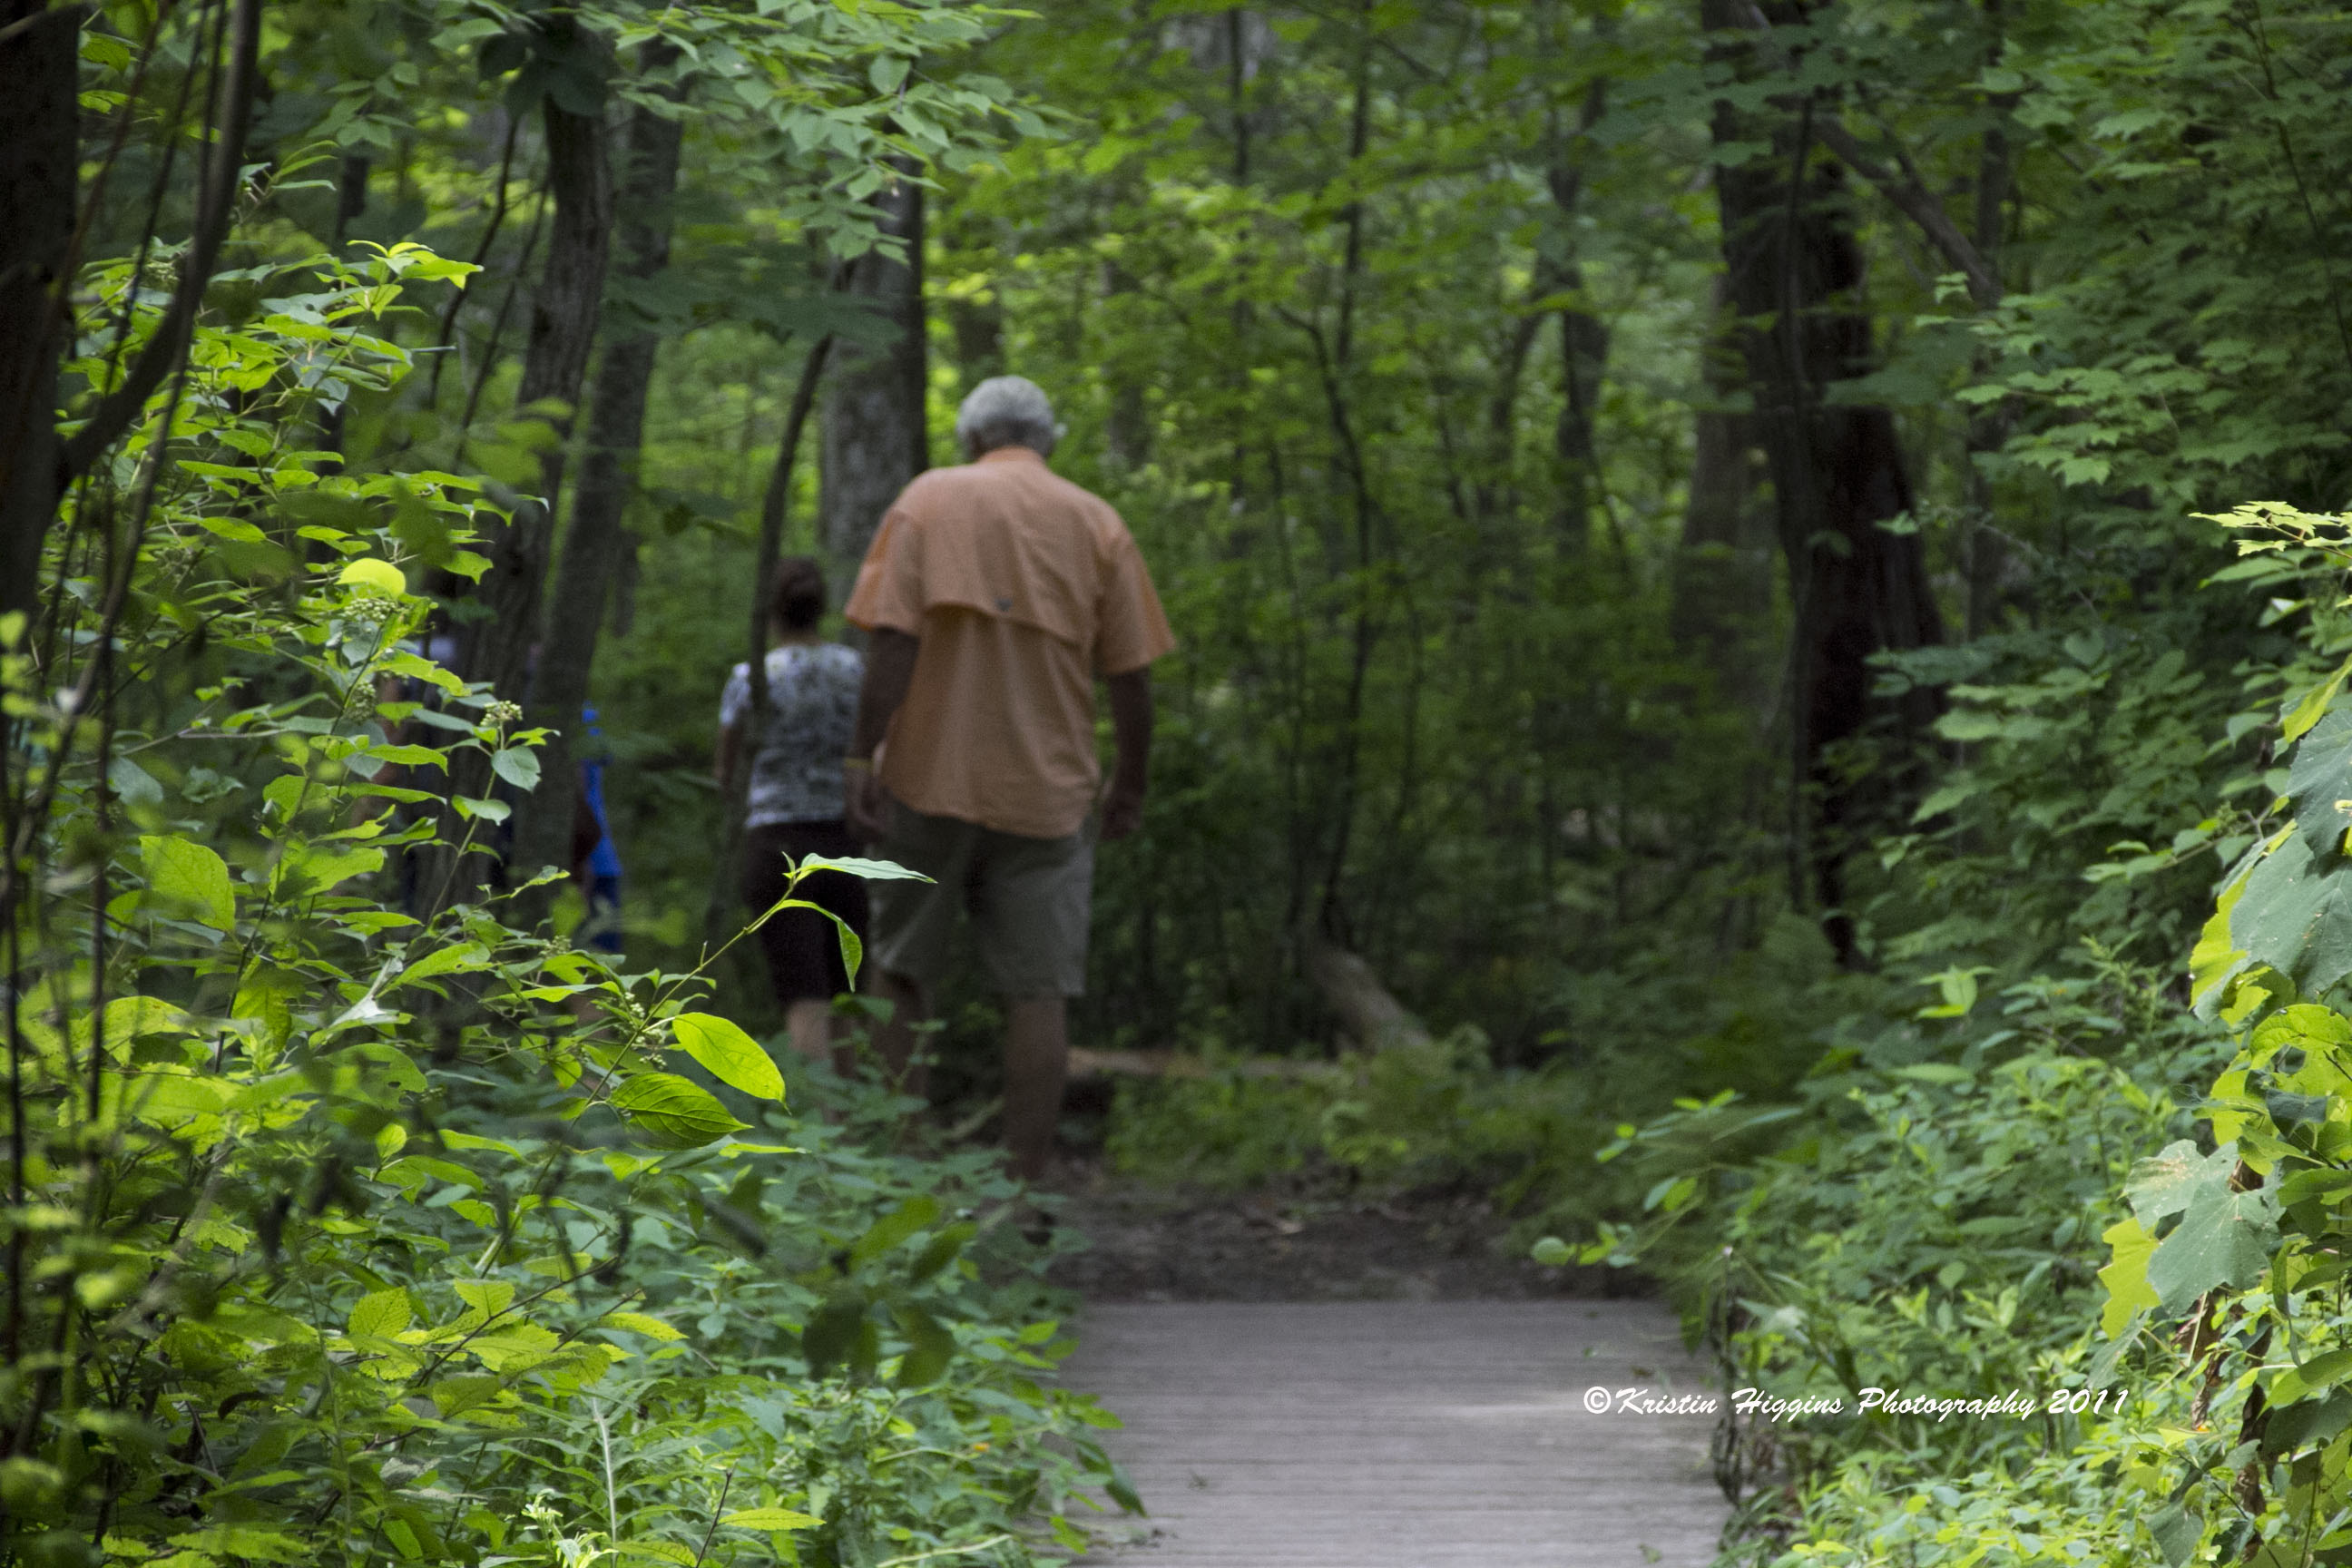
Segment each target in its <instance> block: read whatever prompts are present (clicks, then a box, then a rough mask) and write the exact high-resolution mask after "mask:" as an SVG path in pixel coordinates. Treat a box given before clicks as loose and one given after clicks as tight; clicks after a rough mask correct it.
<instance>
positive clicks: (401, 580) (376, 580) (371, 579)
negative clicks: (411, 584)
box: [335, 555, 408, 594]
mask: <svg viewBox="0 0 2352 1568" xmlns="http://www.w3.org/2000/svg"><path fill="white" fill-rule="evenodd" d="M335 581H336V582H338V583H340V584H342V585H343V586H345V587H347V588H349V587H353V586H360V587H368V588H377V589H381V590H382V591H383V592H384V593H387V594H405V593H407V592H408V578H407V577H406V576H405V575H404V574H403V573H402V572H401V570H400V568H399V567H397V566H394V564H393V563H391V562H389V561H379V560H377V559H376V558H375V557H374V556H373V555H362V557H360V558H359V559H358V560H357V561H352V562H349V563H345V565H344V567H343V569H342V570H341V571H340V572H338V573H336V574H335Z"/></svg>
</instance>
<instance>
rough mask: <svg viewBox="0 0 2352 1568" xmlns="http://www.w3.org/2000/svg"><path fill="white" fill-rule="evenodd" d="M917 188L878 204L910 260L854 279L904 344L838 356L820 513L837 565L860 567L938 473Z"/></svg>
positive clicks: (869, 268)
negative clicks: (914, 486)
mask: <svg viewBox="0 0 2352 1568" xmlns="http://www.w3.org/2000/svg"><path fill="white" fill-rule="evenodd" d="M900 168H901V171H902V173H904V174H907V175H908V176H909V177H908V178H906V179H902V180H900V181H899V182H898V184H897V185H896V186H895V187H894V188H892V189H891V190H890V191H889V192H888V193H887V194H886V195H883V196H882V197H881V198H880V199H879V201H878V202H877V206H878V207H879V208H880V214H881V225H880V226H881V230H882V232H883V233H884V234H885V235H887V236H889V237H893V238H895V239H898V241H900V242H901V243H902V244H903V245H904V246H905V247H906V255H905V257H904V258H892V257H888V256H885V255H884V254H882V253H881V252H880V251H878V250H877V251H873V252H871V253H869V254H868V255H866V257H864V258H862V259H860V260H859V261H858V263H857V265H856V268H855V269H854V270H853V272H852V273H851V278H850V285H849V291H850V292H851V293H852V294H853V295H856V296H858V297H860V298H861V299H862V300H864V301H865V302H866V305H867V306H868V308H870V309H871V310H873V311H874V313H875V314H876V315H877V316H878V317H880V318H881V319H882V320H883V321H886V322H887V323H888V324H889V325H890V326H891V327H892V328H893V329H895V331H897V333H898V335H897V336H896V337H895V338H894V339H892V340H891V342H889V343H888V344H887V346H884V347H881V348H875V349H866V350H862V351H860V352H858V353H854V354H853V353H843V354H838V355H836V356H835V358H836V361H837V363H835V366H834V370H833V374H832V375H831V376H830V377H829V378H828V380H829V383H830V384H829V385H828V386H827V388H826V390H825V395H824V422H823V423H824V447H823V464H824V467H823V468H822V470H821V473H820V477H819V487H818V488H819V494H818V500H817V513H818V522H819V532H820V536H821V537H822V538H823V539H824V546H825V548H826V550H828V551H829V552H832V554H833V555H834V557H835V559H836V560H838V561H841V562H843V563H847V564H851V565H855V564H856V562H857V561H858V560H860V559H861V558H862V557H863V556H864V555H865V553H866V545H867V544H869V543H871V542H873V539H874V531H875V530H876V529H877V528H878V527H880V526H881V523H882V514H883V513H884V512H886V511H887V510H889V509H890V503H891V502H892V501H894V500H898V492H899V491H900V490H902V489H906V487H907V481H908V480H909V479H913V478H914V477H915V476H916V475H917V474H919V473H921V472H922V471H923V470H924V469H925V468H929V466H930V436H929V429H928V427H927V426H926V422H925V418H924V405H925V402H926V397H927V393H928V390H929V388H928V382H929V363H930V360H929V353H928V352H927V349H926V345H925V343H924V325H925V323H924V314H923V187H922V186H920V185H919V184H916V183H915V181H914V180H913V178H912V177H911V176H912V175H913V174H915V173H916V172H917V171H916V168H915V166H914V164H913V163H911V162H908V163H901V164H900Z"/></svg>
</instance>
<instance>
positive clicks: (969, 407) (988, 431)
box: [955, 375, 1062, 458]
mask: <svg viewBox="0 0 2352 1568" xmlns="http://www.w3.org/2000/svg"><path fill="white" fill-rule="evenodd" d="M955 433H956V439H957V440H958V441H960V442H961V443H962V444H963V446H964V448H965V449H966V450H967V451H970V452H971V453H973V454H975V455H977V454H979V453H982V452H992V451H994V450H995V449H996V448H997V447H1028V448H1029V449H1030V450H1031V451H1033V452H1034V453H1036V454H1037V455H1038V456H1039V457H1041V458H1045V457H1051V456H1053V452H1054V444H1055V442H1056V441H1058V440H1060V439H1061V437H1062V427H1061V426H1059V425H1056V424H1055V423H1054V405H1052V404H1051V403H1049V402H1047V401H1046V398H1045V389H1044V388H1042V387H1040V386H1039V385H1038V384H1036V383H1035V382H1034V381H1031V380H1029V379H1028V378H1027V377H1026V376H1019V375H992V376H990V377H989V378H988V379H987V380H986V381H983V382H982V383H981V384H979V385H978V386H975V387H973V388H972V389H971V392H969V393H967V394H966V395H964V400H963V406H962V407H961V408H959V409H957V410H956V426H955Z"/></svg>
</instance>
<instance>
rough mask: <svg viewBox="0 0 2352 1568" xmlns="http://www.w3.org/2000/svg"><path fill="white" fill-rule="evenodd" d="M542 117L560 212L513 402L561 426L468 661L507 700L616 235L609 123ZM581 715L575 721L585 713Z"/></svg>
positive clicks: (518, 687) (511, 538) (494, 577)
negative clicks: (606, 149)
mask: <svg viewBox="0 0 2352 1568" xmlns="http://www.w3.org/2000/svg"><path fill="white" fill-rule="evenodd" d="M542 118H543V121H544V123H545V125H546V128H547V181H548V188H549V190H550V192H551V194H552V195H553V197H554V206H555V211H554V217H553V221H552V223H551V225H550V226H549V232H548V243H547V260H546V264H545V268H544V270H543V271H542V272H541V274H540V282H539V290H538V293H537V294H536V295H535V296H534V297H533V299H532V300H531V307H530V342H529V344H528V346H527V347H526V348H525V350H524V352H523V364H522V384H521V385H520V387H518V388H517V389H516V392H515V406H516V410H517V412H518V413H520V412H523V411H525V410H529V409H530V408H531V407H532V405H546V406H545V407H543V408H541V410H540V412H541V414H542V415H543V416H545V417H546V418H547V422H548V424H549V425H550V426H552V427H553V429H554V433H555V439H553V440H552V441H551V442H549V443H548V445H547V447H545V448H544V449H543V450H542V451H541V453H540V465H539V466H540V490H541V494H540V495H538V496H537V497H534V498H531V499H529V500H524V501H522V502H521V503H520V505H518V506H517V507H516V508H515V512H514V517H513V519H512V521H509V523H508V524H507V525H506V526H505V527H504V528H501V529H499V530H498V531H496V532H495V533H494V534H492V536H491V537H490V538H489V540H488V542H487V543H488V549H487V551H486V553H487V554H488V556H489V557H490V570H489V572H488V574H487V575H486V576H485V577H484V578H483V580H482V586H481V590H480V598H481V600H482V602H483V604H484V605H487V606H488V610H489V612H490V613H489V615H488V616H487V617H486V618H484V619H482V620H479V621H477V622H475V623H474V626H473V633H472V637H471V644H470V647H468V649H467V660H466V668H467V673H468V674H469V675H471V676H472V677H473V679H477V680H487V681H489V682H490V683H491V684H492V685H493V686H494V687H496V688H497V689H498V693H499V696H501V697H504V698H507V699H509V700H520V697H521V696H522V693H523V691H524V689H525V686H526V684H527V678H528V674H529V671H530V657H531V642H532V639H533V637H535V636H536V635H537V634H538V631H539V624H540V622H539V612H540V601H541V596H542V595H543V593H544V591H545V588H546V583H547V563H548V558H549V556H550V555H551V553H552V552H553V547H554V531H555V523H554V519H555V510H554V509H555V504H556V497H557V494H558V492H559V491H560V490H561V489H562V486H563V466H564V452H565V448H566V447H567V446H568V445H569V441H570V437H571V432H572V411H573V409H574V407H575V406H576V405H577V404H578V403H579V401H580V388H581V384H582V382H583V380H584V379H585V378H586V376H587V372H588V354H589V350H590V348H591V347H592V346H593V344H594V342H595V339H596V315H597V310H598V307H599V305H600V304H601V302H602V300H603V299H604V265H605V257H606V253H607V251H608V249H609V247H610V246H611V243H612V230H613V192H612V184H611V177H610V172H609V171H608V169H607V168H606V159H605V152H604V120H603V118H602V117H601V116H599V115H592V114H574V113H572V111H571V110H567V109H562V108H559V107H558V106H557V105H556V103H555V101H554V100H552V99H550V100H546V102H545V103H544V104H543V105H542ZM573 718H574V720H575V721H576V720H577V715H576V714H575V715H574V716H573Z"/></svg>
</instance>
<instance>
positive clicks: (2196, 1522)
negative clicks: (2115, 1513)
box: [2147, 1500, 2205, 1568]
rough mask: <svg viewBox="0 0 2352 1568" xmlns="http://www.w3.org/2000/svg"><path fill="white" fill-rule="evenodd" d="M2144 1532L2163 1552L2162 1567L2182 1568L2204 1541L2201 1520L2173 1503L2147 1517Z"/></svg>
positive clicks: (2181, 1506)
mask: <svg viewBox="0 0 2352 1568" xmlns="http://www.w3.org/2000/svg"><path fill="white" fill-rule="evenodd" d="M2147 1532H2148V1534H2150V1535H2152V1536H2154V1537H2155V1538H2156V1549H2157V1550H2158V1552H2163V1553H2164V1561H2165V1563H2166V1568H2182V1564H2184V1563H2187V1562H2188V1561H2189V1558H2191V1557H2193V1556H2195V1555H2196V1553H2197V1543H2198V1542H2200V1541H2202V1540H2203V1539H2204V1538H2205V1521H2203V1520H2202V1519H2200V1518H2199V1517H2198V1516H2197V1515H2195V1514H2193V1513H2190V1512H2189V1505H2188V1504H2187V1503H2185V1502H2182V1501H2179V1500H2174V1501H2172V1502H2168V1503H2166V1504H2165V1505H2164V1506H2163V1507H2162V1508H2160V1509H2158V1510H2156V1511H2155V1512H2154V1513H2152V1514H2149V1515H2148V1516H2147Z"/></svg>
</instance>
